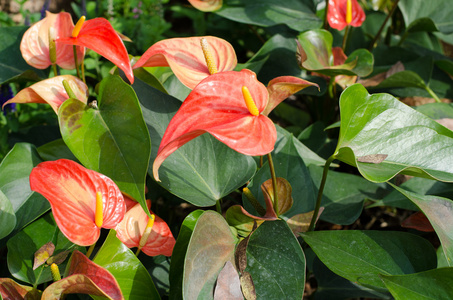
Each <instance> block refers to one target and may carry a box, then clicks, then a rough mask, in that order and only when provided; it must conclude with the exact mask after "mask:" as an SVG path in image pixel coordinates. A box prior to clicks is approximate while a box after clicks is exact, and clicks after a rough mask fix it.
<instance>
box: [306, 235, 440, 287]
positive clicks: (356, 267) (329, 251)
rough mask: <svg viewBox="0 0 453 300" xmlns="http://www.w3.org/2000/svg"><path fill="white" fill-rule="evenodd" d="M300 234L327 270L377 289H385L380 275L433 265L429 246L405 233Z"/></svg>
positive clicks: (433, 252) (423, 268)
mask: <svg viewBox="0 0 453 300" xmlns="http://www.w3.org/2000/svg"><path fill="white" fill-rule="evenodd" d="M301 235H302V237H303V238H304V241H305V242H307V243H308V244H309V245H310V247H311V248H312V249H313V251H314V252H315V253H316V255H317V256H318V257H319V259H320V260H321V261H322V262H323V263H324V264H325V265H326V266H327V267H328V268H329V269H330V270H332V271H333V272H335V273H336V274H338V275H340V276H342V277H344V278H346V279H348V280H350V281H352V282H357V283H358V284H361V285H364V286H366V287H371V288H373V289H376V290H378V291H379V290H381V291H383V290H385V285H384V284H383V283H382V280H381V279H380V277H379V275H380V274H384V275H401V274H411V273H416V272H421V271H426V270H429V269H432V268H435V267H436V264H437V257H436V252H435V250H434V248H433V246H432V245H431V244H430V243H429V242H428V241H427V240H426V239H423V238H421V237H419V236H416V235H413V234H409V233H405V232H390V231H356V230H348V231H314V232H313V231H312V232H307V233H303V234H301Z"/></svg>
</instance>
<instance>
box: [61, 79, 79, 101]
mask: <svg viewBox="0 0 453 300" xmlns="http://www.w3.org/2000/svg"><path fill="white" fill-rule="evenodd" d="M63 87H64V89H65V91H66V94H68V96H69V98H71V99H77V97H76V95H75V94H74V92H73V91H72V89H71V87H70V86H69V82H68V81H67V80H66V79H65V80H63Z"/></svg>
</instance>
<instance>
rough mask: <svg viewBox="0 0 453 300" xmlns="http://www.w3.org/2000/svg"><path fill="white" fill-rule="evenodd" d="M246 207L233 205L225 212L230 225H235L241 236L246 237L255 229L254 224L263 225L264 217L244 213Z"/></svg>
mask: <svg viewBox="0 0 453 300" xmlns="http://www.w3.org/2000/svg"><path fill="white" fill-rule="evenodd" d="M244 211H245V209H244V208H243V207H242V206H240V205H233V206H231V207H230V208H228V210H227V211H226V213H225V219H226V221H227V222H228V225H230V226H232V227H234V228H235V229H236V231H237V233H238V235H239V236H242V237H246V236H247V235H249V233H250V232H251V231H252V229H253V224H254V223H255V222H256V223H257V225H261V224H262V223H263V222H264V218H260V217H257V216H250V214H249V213H244Z"/></svg>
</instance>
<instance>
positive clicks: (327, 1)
mask: <svg viewBox="0 0 453 300" xmlns="http://www.w3.org/2000/svg"><path fill="white" fill-rule="evenodd" d="M325 12H326V13H325V14H324V29H326V30H327V24H328V22H327V13H328V12H329V0H326V8H325Z"/></svg>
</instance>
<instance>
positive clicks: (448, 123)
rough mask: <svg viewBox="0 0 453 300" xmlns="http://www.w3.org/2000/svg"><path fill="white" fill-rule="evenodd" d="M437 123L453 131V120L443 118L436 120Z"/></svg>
mask: <svg viewBox="0 0 453 300" xmlns="http://www.w3.org/2000/svg"><path fill="white" fill-rule="evenodd" d="M436 122H437V123H439V124H440V125H442V126H444V127H447V128H448V129H450V130H453V119H448V118H443V119H439V120H436Z"/></svg>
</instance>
